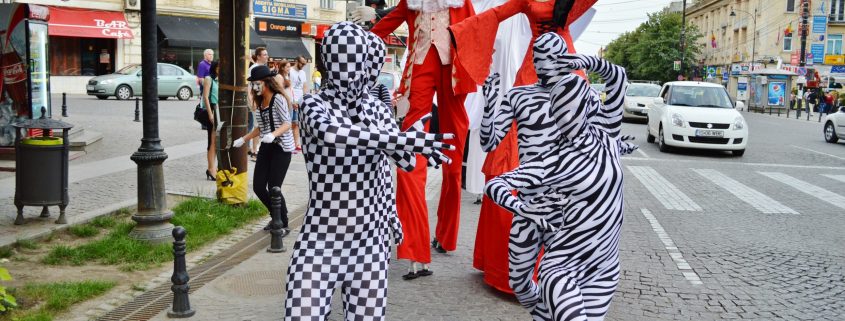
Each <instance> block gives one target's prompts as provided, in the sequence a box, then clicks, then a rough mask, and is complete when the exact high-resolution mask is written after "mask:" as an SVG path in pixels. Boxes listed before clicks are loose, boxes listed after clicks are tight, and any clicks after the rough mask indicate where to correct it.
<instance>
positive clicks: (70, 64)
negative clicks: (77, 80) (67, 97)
mask: <svg viewBox="0 0 845 321" xmlns="http://www.w3.org/2000/svg"><path fill="white" fill-rule="evenodd" d="M115 47H116V41H115V40H114V39H96V38H73V37H56V36H53V37H50V74H51V75H53V76H99V75H105V74H110V73H113V72H114V71H115V65H114V61H115Z"/></svg>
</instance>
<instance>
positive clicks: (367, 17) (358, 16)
mask: <svg viewBox="0 0 845 321" xmlns="http://www.w3.org/2000/svg"><path fill="white" fill-rule="evenodd" d="M351 15H352V21H353V22H355V23H357V24H363V23H365V22H370V21H373V19H375V18H376V9H374V8H372V7H368V6H360V7H358V8H355V10H352V12H351Z"/></svg>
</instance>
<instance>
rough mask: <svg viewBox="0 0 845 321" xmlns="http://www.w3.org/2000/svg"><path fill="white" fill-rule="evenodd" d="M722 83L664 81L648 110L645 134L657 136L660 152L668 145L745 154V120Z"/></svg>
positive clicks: (667, 148)
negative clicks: (658, 95) (658, 94)
mask: <svg viewBox="0 0 845 321" xmlns="http://www.w3.org/2000/svg"><path fill="white" fill-rule="evenodd" d="M743 108H745V104H743V103H742V102H741V101H738V102H736V103H734V102H733V101H732V100H731V98H730V97H729V96H728V91H727V90H725V87H723V86H721V85H717V84H711V83H706V82H697V81H673V82H668V83H666V84H664V85H663V88H661V90H660V97H657V98H654V104H653V105H652V107H651V108H650V109H649V111H648V121H647V122H648V124H647V125H646V129H647V131H648V132H647V136H646V137H647V138H646V140H647V141H648V142H649V143H653V142H655V140H657V143H658V145H659V146H660V151H661V152H666V151H668V150H669V149H671V147H684V148H698V149H715V150H726V151H731V152H732V153H733V154H734V156H742V155H743V154H745V147H746V145H747V144H748V124H747V123H746V122H745V118H743V117H742V115H741V114H740V113H739V112H738V111H737V110H736V109H743Z"/></svg>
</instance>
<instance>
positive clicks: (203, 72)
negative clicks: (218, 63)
mask: <svg viewBox="0 0 845 321" xmlns="http://www.w3.org/2000/svg"><path fill="white" fill-rule="evenodd" d="M213 60H214V50H211V49H206V50H205V51H203V52H202V61H200V63H199V65H198V66H197V86H198V87H199V91H197V92H198V93H200V95H202V93H204V92H205V88H203V81H204V80H205V77H207V76H208V73H209V71H210V70H211V62H212V61H213Z"/></svg>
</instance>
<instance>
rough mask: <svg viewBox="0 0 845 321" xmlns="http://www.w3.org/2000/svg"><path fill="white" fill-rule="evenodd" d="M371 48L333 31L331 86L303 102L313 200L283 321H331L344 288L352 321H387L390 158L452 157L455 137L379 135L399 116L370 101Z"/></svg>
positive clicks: (345, 26) (328, 40)
mask: <svg viewBox="0 0 845 321" xmlns="http://www.w3.org/2000/svg"><path fill="white" fill-rule="evenodd" d="M369 44H370V42H369V41H368V36H367V33H366V31H364V30H363V29H361V28H360V27H359V26H356V25H354V24H351V23H349V22H341V23H337V24H335V25H333V26H332V27H331V28H330V29H329V30H328V31H327V32H326V34H325V37H324V38H323V43H322V49H323V50H322V55H323V60H324V61H325V62H326V68H327V72H326V79H327V82H328V84H327V86H326V87H325V88H324V89H323V90H322V91H321V92H320V93H319V94H313V95H305V96H304V98H303V103H302V113H303V119H302V127H301V131H302V142H303V146H302V147H303V155H304V157H305V162H306V170H307V171H308V180H309V189H310V190H309V200H308V209H307V212H306V213H305V219H304V222H303V224H302V228H301V230H300V234H299V237H298V238H297V240H296V242H295V243H294V245H293V250H292V253H291V263H290V266H289V267H288V273H287V274H288V275H287V285H286V288H287V297H286V299H285V320H325V319H327V318H328V315H329V313H330V312H331V311H330V308H331V299H332V294H333V293H334V290H335V289H337V288H340V289H341V292H342V298H343V301H344V304H343V307H344V310H345V319H346V320H383V319H384V316H385V308H386V306H387V269H388V258H389V256H390V247H389V246H388V245H389V240H388V238H389V237H390V236H389V235H388V234H389V232H388V230H389V229H388V228H387V223H386V222H388V220H389V216H390V211H395V210H394V209H393V207H392V206H391V204H393V199H392V197H393V196H392V195H385V194H386V193H387V191H386V190H385V188H384V186H383V182H384V180H385V179H386V178H385V173H386V170H387V169H386V168H385V166H386V165H387V163H386V161H385V159H386V158H387V157H388V155H386V154H392V153H393V151H405V152H409V153H411V152H413V153H422V154H434V155H436V154H437V153H436V151H438V150H439V149H442V148H449V149H452V148H454V147H453V146H451V145H448V144H445V143H442V142H441V141H442V140H443V139H451V138H453V137H454V136H453V135H451V134H445V135H435V134H427V133H424V132H419V131H408V132H400V131H398V130H396V128H391V127H385V128H378V129H373V127H377V126H374V125H375V124H379V122H383V123H385V124H386V121H385V120H386V119H390V118H391V117H392V116H390V115H389V114H385V108H384V105H383V104H382V103H381V102H379V101H377V100H376V99H375V98H373V97H372V96H370V95H369V93H368V91H369V88H368V87H369V85H368V81H369V79H370V78H369V69H370V68H374V66H375V65H377V63H373V61H378V60H379V59H382V58H378V57H374V55H378V53H377V52H378V50H374V49H377V48H373V47H370V46H369ZM362 125H363V126H362ZM411 157H415V156H414V155H411ZM391 158H393V159H394V160H396V159H397V158H402V156H401V155H399V156H396V157H394V156H391ZM400 166H402V167H407V166H408V164H404V165H400ZM411 168H413V167H411Z"/></svg>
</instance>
